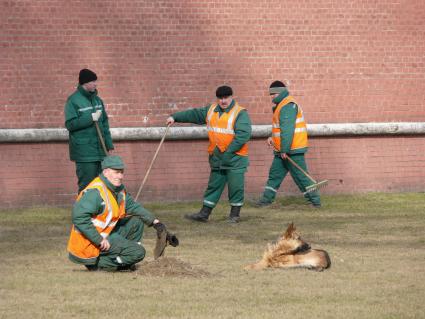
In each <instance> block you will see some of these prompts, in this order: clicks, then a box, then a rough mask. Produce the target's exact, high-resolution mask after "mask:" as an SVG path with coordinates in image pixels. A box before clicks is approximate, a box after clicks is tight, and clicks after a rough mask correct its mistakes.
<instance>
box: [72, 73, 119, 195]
mask: <svg viewBox="0 0 425 319" xmlns="http://www.w3.org/2000/svg"><path fill="white" fill-rule="evenodd" d="M78 82H79V85H78V87H77V90H76V91H75V92H74V93H73V94H72V95H70V96H69V97H68V99H67V101H66V104H65V127H66V128H67V130H68V131H69V156H70V159H71V161H74V162H75V165H76V173H77V178H78V193H79V192H81V191H82V190H83V189H84V188H85V187H86V186H87V185H88V184H89V183H90V182H91V181H92V180H93V179H94V178H95V177H96V176H98V175H99V174H100V172H101V166H100V164H101V162H102V160H103V158H104V157H105V156H107V155H108V154H105V151H104V150H103V148H102V144H101V138H102V139H103V141H104V143H105V146H106V149H107V150H108V151H109V150H112V149H114V145H113V144H112V138H111V133H110V131H109V122H108V116H107V114H106V110H105V106H104V104H103V101H102V100H101V99H100V97H99V96H98V95H97V89H96V88H97V76H96V73H94V72H93V71H91V70H88V69H82V70H81V71H80V74H79V78H78ZM96 125H98V127H99V129H100V134H101V135H102V136H99V135H98V133H97V128H96Z"/></svg>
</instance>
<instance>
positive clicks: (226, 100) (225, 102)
mask: <svg viewBox="0 0 425 319" xmlns="http://www.w3.org/2000/svg"><path fill="white" fill-rule="evenodd" d="M232 99H233V98H232V96H231V95H230V96H225V97H222V98H219V99H218V105H220V107H221V108H222V109H223V110H224V109H227V108H228V107H229V105H230V104H231V103H232Z"/></svg>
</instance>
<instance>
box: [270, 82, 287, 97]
mask: <svg viewBox="0 0 425 319" xmlns="http://www.w3.org/2000/svg"><path fill="white" fill-rule="evenodd" d="M285 90H286V86H285V84H283V82H281V81H274V82H273V83H272V84H270V88H269V93H270V95H272V94H280V93H282V92H283V91H285Z"/></svg>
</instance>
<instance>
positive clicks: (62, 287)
mask: <svg viewBox="0 0 425 319" xmlns="http://www.w3.org/2000/svg"><path fill="white" fill-rule="evenodd" d="M323 204H324V207H323V208H322V209H320V210H316V209H312V208H309V207H307V206H305V205H304V204H303V201H302V200H301V199H300V198H285V199H283V198H282V199H280V200H279V202H278V203H276V204H275V205H273V207H268V208H263V209H258V208H254V207H252V206H250V205H246V207H244V209H243V211H242V214H243V217H242V222H241V223H240V224H237V225H231V224H228V223H227V222H226V217H227V214H228V210H229V208H228V206H227V205H225V204H222V205H220V206H219V207H217V209H216V210H215V211H214V212H213V215H212V219H211V221H210V222H209V223H207V224H198V223H193V222H189V221H187V220H185V219H183V214H184V213H187V212H193V211H195V210H196V209H198V208H199V206H198V204H190V203H179V204H149V205H146V206H147V207H148V208H150V209H151V210H152V211H153V212H155V213H156V214H157V215H158V216H159V217H160V218H161V220H162V221H163V222H164V223H166V224H167V226H168V227H169V229H171V231H173V232H175V233H176V234H177V235H178V236H179V239H180V246H179V247H178V248H172V247H167V249H166V251H165V256H164V257H163V258H162V259H159V260H157V261H154V260H153V258H152V251H153V247H154V244H155V242H154V235H155V234H154V231H153V230H152V229H147V230H146V235H145V239H144V245H145V247H146V249H147V251H148V254H147V257H146V259H145V261H143V262H142V263H140V264H139V268H138V270H137V271H136V272H123V273H106V272H94V273H93V272H88V271H86V270H85V269H84V268H83V267H81V266H78V265H75V264H73V263H71V262H70V261H68V259H67V253H66V242H67V237H68V233H69V228H70V209H69V208H51V207H49V208H32V209H23V210H2V211H0V214H1V218H0V252H1V257H0V266H1V267H0V318H2V319H6V318H31V319H36V318H43V319H44V318H92V319H97V318H99V319H100V318H102V319H105V318H203V319H204V318H205V319H207V318H254V319H255V318H261V319H267V318H291V319H294V318H310V317H312V318H344V319H349V318H356V319H358V318H403V319H404V318H424V317H425V305H424V302H423V294H424V288H425V249H424V247H425V245H424V244H425V235H424V229H425V218H424V213H425V209H424V208H425V194H423V193H420V194H418V193H416V194H367V195H356V196H328V197H324V200H323ZM290 222H294V223H295V225H296V226H297V227H298V230H299V231H300V232H301V234H302V235H303V237H304V239H306V240H307V241H308V242H309V243H310V244H311V245H312V247H313V248H322V249H325V250H327V251H328V252H329V254H330V257H331V260H332V267H331V268H330V269H328V270H325V271H324V272H321V273H319V272H314V271H309V270H303V269H294V270H266V271H261V272H255V271H250V272H248V271H244V270H243V267H244V266H245V265H246V264H248V263H251V262H254V261H255V260H257V259H259V258H260V257H261V254H262V253H263V250H264V248H265V246H266V244H267V243H268V242H272V241H273V240H275V239H276V238H277V236H278V235H279V234H280V233H281V232H283V231H284V230H285V229H286V226H287V225H288V224H289V223H290Z"/></svg>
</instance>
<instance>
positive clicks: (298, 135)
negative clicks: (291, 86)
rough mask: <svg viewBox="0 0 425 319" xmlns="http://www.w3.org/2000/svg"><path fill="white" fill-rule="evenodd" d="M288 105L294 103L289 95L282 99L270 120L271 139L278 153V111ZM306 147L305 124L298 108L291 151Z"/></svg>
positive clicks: (279, 142) (279, 130) (279, 141)
mask: <svg viewBox="0 0 425 319" xmlns="http://www.w3.org/2000/svg"><path fill="white" fill-rule="evenodd" d="M289 103H295V100H294V98H293V97H292V96H291V95H288V96H287V97H286V98H284V99H283V100H282V101H281V102H280V103H279V104H278V105H277V107H276V109H275V110H274V112H273V120H272V138H273V143H274V147H275V149H276V150H277V151H280V149H281V148H280V146H281V140H280V132H281V129H280V111H281V110H282V108H283V107H284V106H285V105H288V104H289ZM307 146H308V141H307V124H306V122H305V120H304V116H303V111H302V110H301V107H300V106H298V113H297V118H296V121H295V131H294V137H293V139H292V144H291V150H296V149H300V148H304V147H307Z"/></svg>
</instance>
